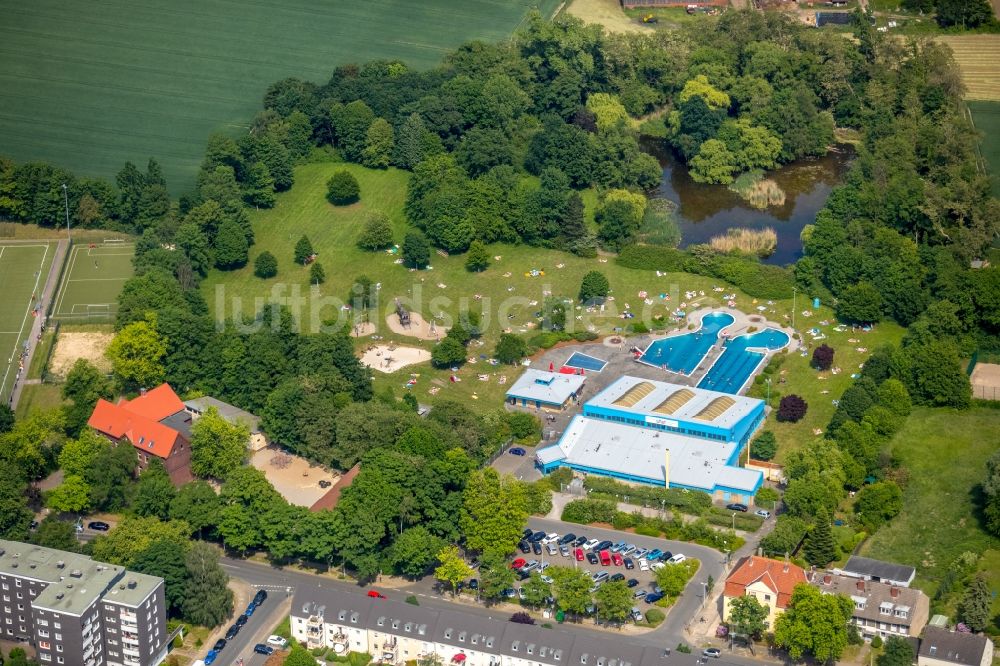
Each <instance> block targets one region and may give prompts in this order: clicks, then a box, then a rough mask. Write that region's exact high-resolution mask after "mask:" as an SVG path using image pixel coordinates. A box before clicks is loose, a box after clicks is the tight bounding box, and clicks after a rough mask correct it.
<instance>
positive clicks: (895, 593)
mask: <svg viewBox="0 0 1000 666" xmlns="http://www.w3.org/2000/svg"><path fill="white" fill-rule="evenodd" d="M889 596H890V597H892V598H893V599H895V598H896V597H898V596H899V588H898V587H896V586H895V585H893V586H892V587H891V588H889Z"/></svg>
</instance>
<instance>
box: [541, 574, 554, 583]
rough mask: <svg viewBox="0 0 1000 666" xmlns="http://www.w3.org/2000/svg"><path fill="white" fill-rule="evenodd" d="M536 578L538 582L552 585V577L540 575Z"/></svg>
mask: <svg viewBox="0 0 1000 666" xmlns="http://www.w3.org/2000/svg"><path fill="white" fill-rule="evenodd" d="M538 578H539V580H541V581H542V582H543V583H546V584H548V585H551V584H552V583H553V579H552V576H546V575H545V574H541V575H540V576H538Z"/></svg>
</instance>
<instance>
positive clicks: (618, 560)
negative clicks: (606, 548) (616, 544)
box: [611, 553, 624, 567]
mask: <svg viewBox="0 0 1000 666" xmlns="http://www.w3.org/2000/svg"><path fill="white" fill-rule="evenodd" d="M611 561H612V562H613V563H614V565H615V566H616V567H620V566H621V565H622V562H624V560H623V559H622V556H621V553H611Z"/></svg>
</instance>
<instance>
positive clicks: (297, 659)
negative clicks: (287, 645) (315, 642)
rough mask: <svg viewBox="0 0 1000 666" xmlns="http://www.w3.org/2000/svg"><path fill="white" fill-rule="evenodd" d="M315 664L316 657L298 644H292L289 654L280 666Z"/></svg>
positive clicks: (312, 665) (313, 665)
mask: <svg viewBox="0 0 1000 666" xmlns="http://www.w3.org/2000/svg"><path fill="white" fill-rule="evenodd" d="M315 664H316V657H314V656H312V655H311V654H309V650H307V649H305V648H304V647H302V646H301V645H299V644H298V643H292V650H291V652H290V653H289V655H288V656H287V657H285V660H284V662H282V666H315Z"/></svg>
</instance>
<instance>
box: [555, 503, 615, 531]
mask: <svg viewBox="0 0 1000 666" xmlns="http://www.w3.org/2000/svg"><path fill="white" fill-rule="evenodd" d="M616 513H620V512H619V511H618V509H617V507H616V506H615V503H614V502H609V501H607V500H596V499H583V500H573V501H572V502H570V503H568V504H567V505H566V506H564V507H563V512H562V519H563V520H564V521H566V522H567V523H580V524H582V525H586V524H588V523H609V524H611V523H614V520H615V514H616Z"/></svg>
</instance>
